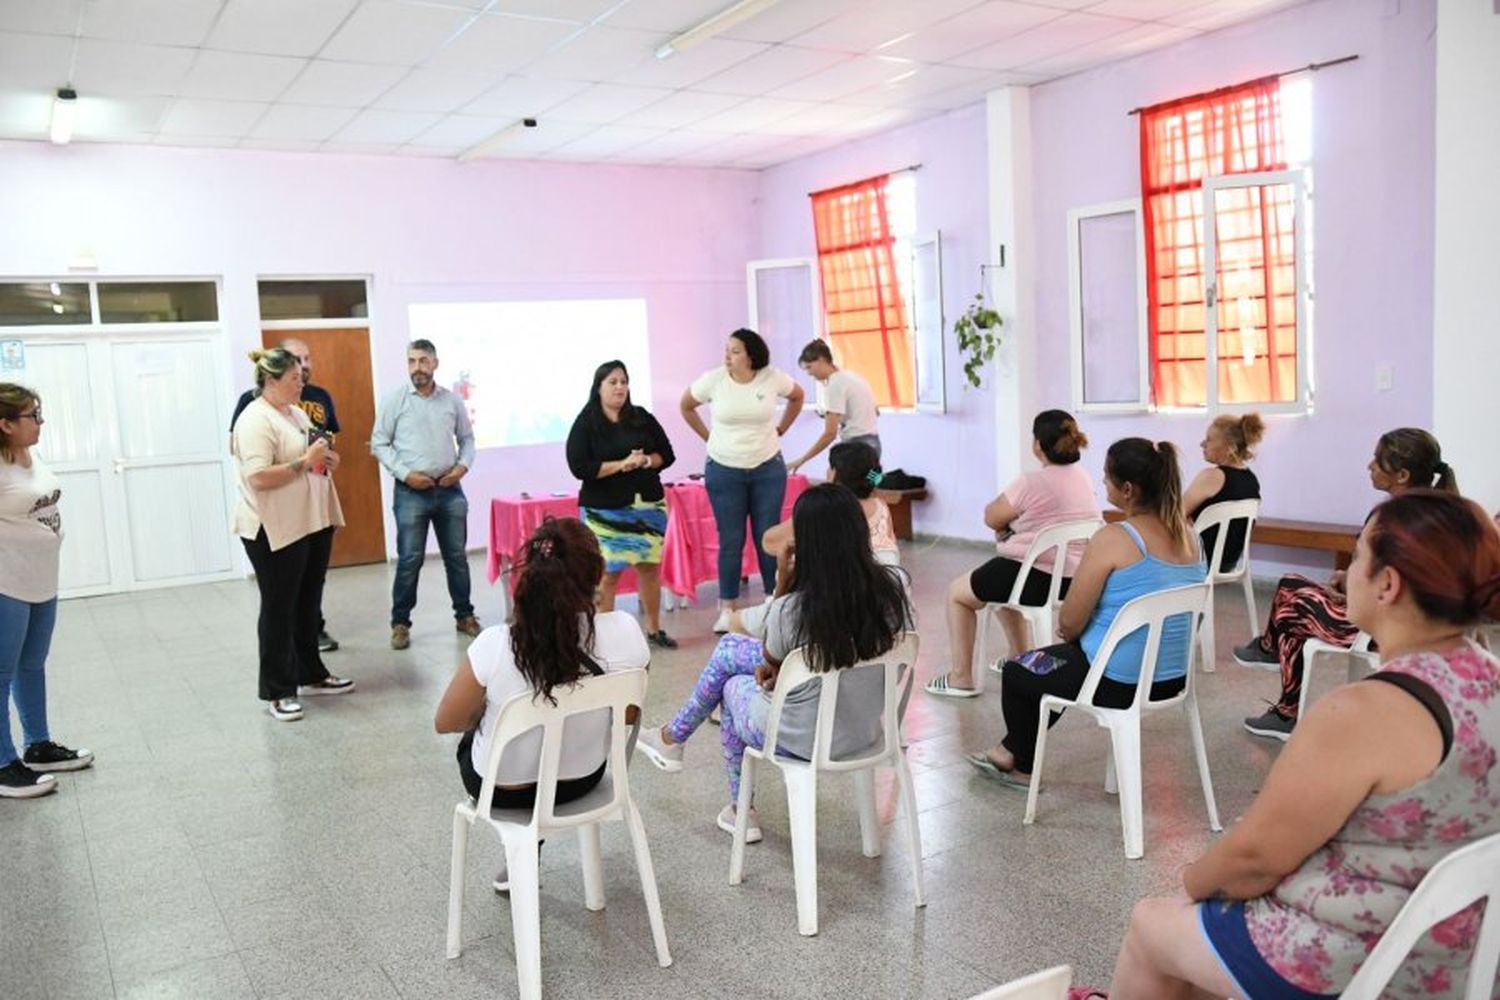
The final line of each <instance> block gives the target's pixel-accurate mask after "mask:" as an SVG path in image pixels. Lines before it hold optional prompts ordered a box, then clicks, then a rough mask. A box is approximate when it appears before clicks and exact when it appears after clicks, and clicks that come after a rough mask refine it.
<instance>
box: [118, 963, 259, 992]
mask: <svg viewBox="0 0 1500 1000" xmlns="http://www.w3.org/2000/svg"><path fill="white" fill-rule="evenodd" d="M115 996H116V997H118V998H119V1000H198V998H208V997H212V998H213V1000H255V988H254V987H253V986H252V985H251V984H250V977H249V976H248V975H247V974H246V973H245V967H244V965H243V964H242V963H241V962H240V957H239V956H238V955H223V956H220V957H219V958H210V959H205V960H204V961H201V962H193V963H191V964H189V965H183V966H178V967H177V968H175V969H168V970H167V971H165V972H158V973H154V974H152V975H148V976H145V977H143V978H140V979H135V980H131V981H127V982H120V983H116V990H115Z"/></svg>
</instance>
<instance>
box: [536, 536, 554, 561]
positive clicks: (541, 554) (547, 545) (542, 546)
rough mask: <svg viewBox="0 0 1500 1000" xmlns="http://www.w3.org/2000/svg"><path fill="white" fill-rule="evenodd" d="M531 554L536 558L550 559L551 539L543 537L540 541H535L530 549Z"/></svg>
mask: <svg viewBox="0 0 1500 1000" xmlns="http://www.w3.org/2000/svg"><path fill="white" fill-rule="evenodd" d="M532 555H533V556H535V557H536V558H538V559H551V558H552V539H550V538H544V539H542V540H541V541H539V542H537V543H535V545H534V546H533V549H532Z"/></svg>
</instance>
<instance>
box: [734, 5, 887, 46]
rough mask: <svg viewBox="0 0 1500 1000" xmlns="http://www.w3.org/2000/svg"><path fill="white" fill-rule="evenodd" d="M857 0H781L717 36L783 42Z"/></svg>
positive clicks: (829, 19)
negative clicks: (793, 0)
mask: <svg viewBox="0 0 1500 1000" xmlns="http://www.w3.org/2000/svg"><path fill="white" fill-rule="evenodd" d="M859 2H861V0H795V2H792V0H782V2H781V3H778V4H776V5H774V6H772V7H768V8H766V9H765V10H763V11H761V12H760V13H759V14H756V15H755V16H754V17H752V18H750V20H748V21H745V22H743V23H741V24H736V25H735V26H734V27H732V28H726V29H724V31H723V33H722V34H720V36H719V37H720V38H743V39H746V40H748V41H752V42H785V41H788V40H790V39H792V38H795V37H796V36H798V35H801V34H804V33H805V32H808V31H811V30H812V29H813V28H816V27H817V26H818V25H820V24H823V23H825V22H827V21H831V20H833V19H834V18H835V17H838V16H839V15H840V14H843V13H846V12H847V11H848V10H849V9H850V8H851V7H853V6H854V5H855V4H857V3H859Z"/></svg>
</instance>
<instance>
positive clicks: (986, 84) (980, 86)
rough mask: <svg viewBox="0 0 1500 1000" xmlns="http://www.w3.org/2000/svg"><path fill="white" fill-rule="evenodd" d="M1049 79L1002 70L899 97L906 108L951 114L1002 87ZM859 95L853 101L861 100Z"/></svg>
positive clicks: (1019, 85)
mask: <svg viewBox="0 0 1500 1000" xmlns="http://www.w3.org/2000/svg"><path fill="white" fill-rule="evenodd" d="M1045 79H1046V77H1044V76H1042V75H1040V74H1037V73H1022V72H1020V71H1018V70H1013V69H1011V70H1000V71H998V72H989V73H986V74H985V75H984V76H982V77H980V78H979V79H977V80H974V81H973V82H971V83H965V84H960V85H958V86H956V87H952V88H950V89H948V90H943V91H938V92H937V93H931V94H907V95H903V96H901V97H899V98H898V100H899V101H900V103H901V105H902V106H905V107H913V108H919V109H923V110H927V111H951V110H952V109H954V108H961V107H964V106H966V105H969V104H973V103H975V102H976V101H980V100H983V98H984V95H985V94H988V93H989V92H990V91H992V90H999V89H1000V88H1001V87H1012V86H1017V87H1029V86H1032V85H1034V84H1038V83H1041V82H1042V81H1043V80H1045ZM858 99H859V95H857V94H856V95H855V96H854V97H851V98H849V100H851V101H854V100H858Z"/></svg>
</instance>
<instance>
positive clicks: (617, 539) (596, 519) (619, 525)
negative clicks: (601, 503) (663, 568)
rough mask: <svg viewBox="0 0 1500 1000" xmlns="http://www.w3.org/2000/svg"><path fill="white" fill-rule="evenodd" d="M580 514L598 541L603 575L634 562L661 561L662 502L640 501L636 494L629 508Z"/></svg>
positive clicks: (664, 526) (664, 508)
mask: <svg viewBox="0 0 1500 1000" xmlns="http://www.w3.org/2000/svg"><path fill="white" fill-rule="evenodd" d="M579 514H580V515H581V516H582V517H583V523H584V524H586V525H588V526H589V530H590V531H592V532H593V533H594V537H595V538H597V539H599V551H600V552H602V553H603V554H604V569H605V572H608V573H618V572H620V571H621V570H622V569H624V568H625V567H627V566H634V565H636V564H637V563H660V562H661V543H662V540H663V539H664V538H665V537H666V534H667V502H666V501H665V500H642V499H641V498H640V496H639V495H637V496H636V498H635V502H634V503H632V504H631V505H630V506H629V507H618V508H615V509H612V510H601V509H600V508H598V507H580V508H579Z"/></svg>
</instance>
